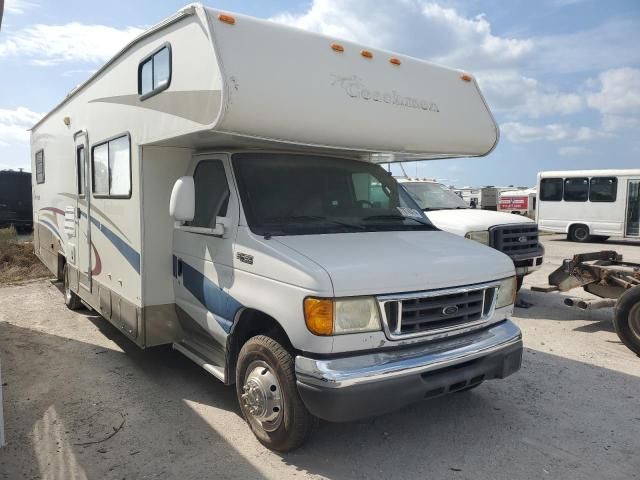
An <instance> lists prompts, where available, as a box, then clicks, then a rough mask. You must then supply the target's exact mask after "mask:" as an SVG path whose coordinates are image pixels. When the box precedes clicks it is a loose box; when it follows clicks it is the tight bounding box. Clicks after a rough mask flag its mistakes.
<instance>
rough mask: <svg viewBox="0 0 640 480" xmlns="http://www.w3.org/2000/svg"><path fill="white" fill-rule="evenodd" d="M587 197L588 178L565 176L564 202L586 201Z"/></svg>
mask: <svg viewBox="0 0 640 480" xmlns="http://www.w3.org/2000/svg"><path fill="white" fill-rule="evenodd" d="M588 198H589V179H588V178H567V179H565V181H564V201H565V202H586V201H587V199H588Z"/></svg>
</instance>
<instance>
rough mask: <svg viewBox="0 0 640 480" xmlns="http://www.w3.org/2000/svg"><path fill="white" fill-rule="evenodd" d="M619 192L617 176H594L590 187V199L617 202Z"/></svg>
mask: <svg viewBox="0 0 640 480" xmlns="http://www.w3.org/2000/svg"><path fill="white" fill-rule="evenodd" d="M617 192H618V179H617V178H616V177H594V178H592V179H591V186H590V188H589V200H591V201H592V202H615V201H616V194H617Z"/></svg>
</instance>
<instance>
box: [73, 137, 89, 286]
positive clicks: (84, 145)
mask: <svg viewBox="0 0 640 480" xmlns="http://www.w3.org/2000/svg"><path fill="white" fill-rule="evenodd" d="M75 147H76V151H75V154H76V155H75V156H76V189H77V192H78V197H77V198H78V200H77V204H76V222H77V225H78V228H77V230H76V236H77V237H76V244H77V255H76V265H77V267H78V271H79V272H80V278H79V283H80V286H81V287H83V288H85V289H86V290H88V291H91V229H90V228H89V224H90V222H89V219H90V218H91V195H90V193H89V139H88V135H87V131H86V130H81V131H80V132H78V133H76V135H75Z"/></svg>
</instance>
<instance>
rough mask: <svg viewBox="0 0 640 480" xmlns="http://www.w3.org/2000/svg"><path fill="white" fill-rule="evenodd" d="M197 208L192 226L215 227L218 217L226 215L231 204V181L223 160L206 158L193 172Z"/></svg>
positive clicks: (190, 223)
mask: <svg viewBox="0 0 640 480" xmlns="http://www.w3.org/2000/svg"><path fill="white" fill-rule="evenodd" d="M193 183H194V185H195V190H196V208H195V213H194V216H193V221H191V222H189V225H191V226H192V227H205V228H215V226H216V217H226V216H227V209H228V206H229V194H230V192H229V183H228V182H227V174H226V173H225V171H224V165H223V164H222V161H221V160H204V161H202V162H200V163H199V164H198V166H197V167H196V171H195V173H194V174H193Z"/></svg>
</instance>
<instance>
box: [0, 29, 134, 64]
mask: <svg viewBox="0 0 640 480" xmlns="http://www.w3.org/2000/svg"><path fill="white" fill-rule="evenodd" d="M141 32H142V29H140V28H137V27H127V28H124V29H122V30H119V29H117V28H113V27H107V26H105V25H84V24H81V23H77V22H74V23H68V24H66V25H34V26H31V27H27V28H25V29H23V30H20V31H18V32H17V33H16V34H14V35H12V36H11V37H10V38H7V39H6V40H4V41H2V42H0V57H7V56H18V55H19V56H20V57H21V58H26V59H28V60H29V61H30V62H31V63H32V64H33V65H40V66H43V65H55V64H59V63H64V62H86V63H93V64H95V63H103V62H105V61H106V60H108V59H109V58H111V57H112V56H113V55H114V54H115V53H116V52H117V51H118V50H119V49H120V48H122V47H123V46H124V45H125V44H126V43H127V42H129V41H130V40H131V39H133V38H134V37H135V36H137V35H139V34H140V33H141Z"/></svg>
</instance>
